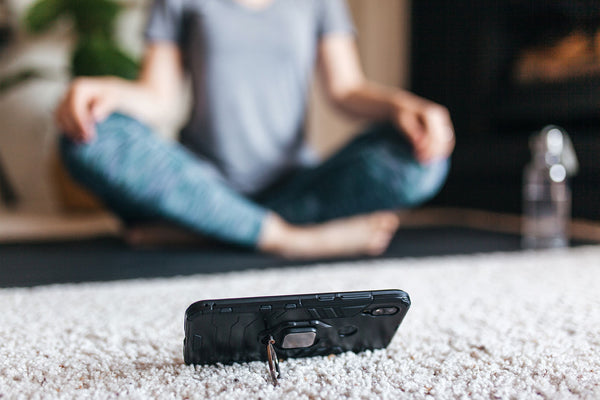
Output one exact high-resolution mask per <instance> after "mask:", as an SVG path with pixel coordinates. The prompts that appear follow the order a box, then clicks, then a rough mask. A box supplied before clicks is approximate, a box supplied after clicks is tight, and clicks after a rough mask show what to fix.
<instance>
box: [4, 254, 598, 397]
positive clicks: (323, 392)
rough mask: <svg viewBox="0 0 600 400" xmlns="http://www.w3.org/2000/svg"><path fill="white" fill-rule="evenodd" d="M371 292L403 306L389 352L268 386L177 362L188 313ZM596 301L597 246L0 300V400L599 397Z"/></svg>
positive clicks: (289, 369)
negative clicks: (235, 300)
mask: <svg viewBox="0 0 600 400" xmlns="http://www.w3.org/2000/svg"><path fill="white" fill-rule="evenodd" d="M81 267H82V268H85V266H84V265H82V266H81ZM165 268H168V265H165ZM380 288H400V289H404V290H406V291H407V292H408V293H409V294H410V295H411V297H412V301H413V306H412V308H411V310H410V311H409V312H408V315H407V317H406V319H405V321H404V324H403V325H402V326H401V328H400V330H399V331H398V334H397V335H396V336H395V338H394V340H393V341H392V344H391V345H390V347H389V348H388V349H387V350H379V351H375V352H367V353H363V354H358V355H357V354H351V353H347V354H343V355H339V356H337V357H329V358H313V359H298V360H289V361H286V362H283V363H282V369H283V373H284V375H285V379H283V380H282V381H281V385H280V386H279V387H273V386H272V385H271V384H270V382H269V380H268V377H267V371H266V366H265V365H264V364H263V363H259V362H256V363H251V364H244V365H234V366H226V367H223V366H210V367H198V368H194V367H190V366H186V365H184V364H183V357H182V339H183V315H184V311H185V309H186V307H187V306H188V305H189V304H190V303H192V302H194V301H196V300H200V299H204V298H215V297H237V296H254V295H269V294H290V293H303V292H319V291H342V290H360V289H380ZM599 293H600V247H595V248H594V247H589V248H581V249H577V250H570V251H564V252H560V251H559V252H543V253H538V254H535V253H516V254H495V255H478V256H463V257H443V258H430V259H420V260H399V261H394V260H392V261H373V262H361V263H354V264H352V263H349V264H337V265H334V266H320V267H308V268H294V269H284V270H269V271H249V272H245V273H232V274H223V275H211V276H194V277H186V278H175V279H159V280H143V281H129V282H116V283H101V284H85V285H59V286H50V287H39V288H34V289H4V290H0V310H1V311H2V313H1V314H0V398H2V400H4V399H7V398H8V399H12V398H60V397H62V398H84V397H85V398H87V397H95V398H114V397H117V396H120V397H125V398H132V399H136V398H149V397H151V398H262V399H279V398H282V397H287V398H342V397H347V398H367V397H382V398H399V397H402V398H417V399H420V398H431V397H429V396H433V397H435V398H467V397H468V398H485V399H494V398H501V399H505V398H528V399H530V398H560V399H564V398H589V399H592V398H600V297H599Z"/></svg>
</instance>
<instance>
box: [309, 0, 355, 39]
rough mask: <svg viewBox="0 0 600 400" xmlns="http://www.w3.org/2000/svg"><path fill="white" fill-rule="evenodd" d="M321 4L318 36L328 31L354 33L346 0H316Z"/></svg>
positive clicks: (328, 32)
mask: <svg viewBox="0 0 600 400" xmlns="http://www.w3.org/2000/svg"><path fill="white" fill-rule="evenodd" d="M318 1H319V4H320V6H321V9H320V15H319V25H318V36H319V37H321V36H324V35H327V34H330V33H349V34H354V33H355V29H354V24H353V23H352V17H351V16H350V12H349V10H348V5H347V4H346V0H318Z"/></svg>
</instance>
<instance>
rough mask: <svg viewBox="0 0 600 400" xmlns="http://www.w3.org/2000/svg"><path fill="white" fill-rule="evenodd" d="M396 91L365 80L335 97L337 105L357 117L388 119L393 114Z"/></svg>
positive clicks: (334, 100) (334, 101)
mask: <svg viewBox="0 0 600 400" xmlns="http://www.w3.org/2000/svg"><path fill="white" fill-rule="evenodd" d="M394 96H395V91H394V90H393V89H390V88H387V87H384V86H380V85H377V84H374V83H372V82H368V81H364V82H361V83H360V84H357V85H355V86H354V87H352V88H350V89H348V90H346V91H345V92H344V93H341V94H338V95H336V96H334V97H333V99H332V101H333V103H334V104H335V106H336V107H337V108H338V109H340V110H341V111H343V112H344V113H346V114H348V115H349V116H352V117H356V118H367V119H370V120H386V119H388V118H390V116H391V115H392V110H393V106H394Z"/></svg>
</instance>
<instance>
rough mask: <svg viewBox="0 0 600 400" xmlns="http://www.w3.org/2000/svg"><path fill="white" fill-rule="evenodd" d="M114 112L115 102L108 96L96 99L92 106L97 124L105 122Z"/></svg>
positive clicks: (92, 112)
mask: <svg viewBox="0 0 600 400" xmlns="http://www.w3.org/2000/svg"><path fill="white" fill-rule="evenodd" d="M113 111H114V105H113V102H112V101H110V99H109V98H108V97H106V96H103V97H100V98H98V99H96V100H95V101H94V102H93V103H92V105H91V114H92V116H93V118H94V122H95V123H99V122H102V121H104V120H105V119H106V118H108V116H109V115H110V114H112V112H113Z"/></svg>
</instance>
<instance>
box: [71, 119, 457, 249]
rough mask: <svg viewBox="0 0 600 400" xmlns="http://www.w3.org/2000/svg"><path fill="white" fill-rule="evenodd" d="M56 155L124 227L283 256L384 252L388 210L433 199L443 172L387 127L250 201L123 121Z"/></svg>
mask: <svg viewBox="0 0 600 400" xmlns="http://www.w3.org/2000/svg"><path fill="white" fill-rule="evenodd" d="M61 153H62V156H63V159H64V161H65V164H66V165H67V168H68V170H69V171H70V173H71V175H72V176H73V178H74V179H76V180H77V181H78V182H79V183H81V184H83V185H84V186H85V187H87V188H88V189H90V190H91V191H92V192H94V193H95V194H96V195H98V196H99V197H100V198H101V199H102V200H103V201H104V202H105V204H106V205H107V206H108V207H109V208H110V209H111V210H113V211H114V212H115V213H116V214H118V215H119V216H120V217H121V218H122V219H124V220H125V221H126V222H139V221H152V220H165V221H169V222H172V223H174V224H176V225H179V226H182V227H185V228H187V229H188V230H191V231H193V232H196V233H198V234H202V235H206V236H209V237H213V238H216V239H219V240H223V241H226V242H230V243H234V244H238V245H242V246H248V247H256V248H258V249H260V250H262V251H267V252H273V253H277V254H281V255H285V256H289V257H329V256H348V255H358V254H372V255H375V254H379V253H381V252H382V251H384V250H385V248H386V247H387V245H388V244H389V241H390V239H391V238H392V236H393V234H394V232H395V231H396V229H397V228H398V225H399V219H398V217H397V215H396V214H395V212H394V211H395V210H398V209H405V208H409V207H413V206H415V205H417V204H420V203H422V202H423V201H425V200H427V199H428V198H430V197H432V196H433V195H434V194H435V193H436V192H437V191H438V190H439V188H440V187H441V185H442V184H443V182H444V180H445V176H446V173H447V169H448V163H447V161H440V162H437V163H434V164H431V165H428V166H422V165H419V164H418V163H417V162H416V161H415V160H414V159H413V157H412V155H411V152H410V149H409V148H408V146H407V145H406V144H405V143H404V142H403V141H402V140H401V139H400V135H399V133H398V132H396V131H395V130H394V129H393V128H392V127H391V126H387V125H386V126H380V127H377V128H373V129H372V130H371V131H369V132H367V133H365V134H364V135H361V136H360V137H359V138H358V139H356V140H355V141H353V142H352V143H350V144H349V145H348V146H346V147H345V148H344V149H343V150H341V151H340V152H339V153H338V154H336V155H335V156H333V157H332V158H331V159H329V160H328V161H326V162H325V163H323V164H322V165H321V166H318V167H316V168H311V169H305V170H300V171H297V172H296V173H294V174H293V175H291V176H289V177H287V179H285V180H282V182H281V183H280V184H276V185H274V186H273V187H271V188H269V189H267V190H266V191H264V192H262V193H259V194H258V195H256V196H255V197H253V198H252V199H250V198H248V197H245V196H243V195H241V194H239V193H237V192H235V191H234V190H232V189H231V188H229V187H228V186H227V184H226V183H225V182H224V181H223V179H222V177H221V176H220V174H219V172H218V171H217V170H216V169H215V168H214V167H213V165H212V164H211V163H210V162H208V161H207V160H204V159H201V158H199V157H197V156H195V155H193V154H191V153H190V152H189V151H188V150H186V149H185V148H184V147H183V146H181V145H179V144H177V143H169V142H166V141H163V140H161V139H159V138H158V137H157V136H156V135H154V134H153V133H152V132H151V130H150V129H149V128H148V127H146V126H145V125H143V124H141V123H140V122H138V121H136V120H134V119H132V118H129V117H127V116H124V115H121V114H113V115H112V116H110V117H109V118H108V119H107V120H106V121H105V122H103V123H101V124H99V125H98V127H97V138H96V140H95V141H94V142H91V143H87V144H75V143H73V142H71V141H70V140H69V139H67V138H64V137H63V138H62V140H61Z"/></svg>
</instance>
